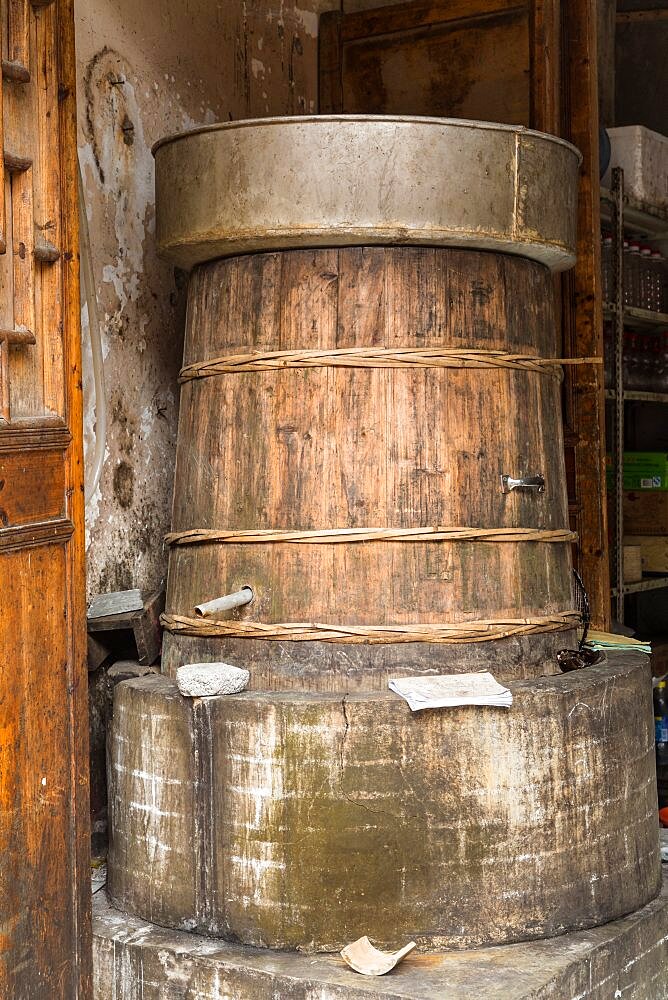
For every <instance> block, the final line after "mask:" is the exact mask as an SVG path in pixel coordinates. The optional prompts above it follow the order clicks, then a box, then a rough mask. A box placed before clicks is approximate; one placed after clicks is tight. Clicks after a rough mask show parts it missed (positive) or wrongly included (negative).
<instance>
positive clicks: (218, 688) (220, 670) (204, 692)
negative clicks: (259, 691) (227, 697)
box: [176, 663, 250, 698]
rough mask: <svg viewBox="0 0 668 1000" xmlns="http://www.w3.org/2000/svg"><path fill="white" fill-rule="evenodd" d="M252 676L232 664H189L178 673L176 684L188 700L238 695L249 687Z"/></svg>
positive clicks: (179, 669)
mask: <svg viewBox="0 0 668 1000" xmlns="http://www.w3.org/2000/svg"><path fill="white" fill-rule="evenodd" d="M249 680H250V674H249V673H248V671H247V670H244V669H243V668H242V667H233V666H232V664H231V663H187V664H186V665H185V666H183V667H179V668H178V669H177V671H176V684H177V686H178V689H179V691H180V692H181V694H182V695H185V696H186V697H187V698H211V697H212V696H214V695H218V694H238V693H239V692H240V691H243V690H244V688H245V687H247V686H248V681H249Z"/></svg>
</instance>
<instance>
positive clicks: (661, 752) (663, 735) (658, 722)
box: [654, 680, 668, 765]
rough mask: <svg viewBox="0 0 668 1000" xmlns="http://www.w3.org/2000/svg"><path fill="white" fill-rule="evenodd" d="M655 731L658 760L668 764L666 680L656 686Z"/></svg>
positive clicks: (658, 762)
mask: <svg viewBox="0 0 668 1000" xmlns="http://www.w3.org/2000/svg"><path fill="white" fill-rule="evenodd" d="M654 731H655V734H656V762H657V764H661V765H664V764H668V689H667V686H666V682H665V680H662V681H659V682H658V683H657V685H656V687H655V688H654Z"/></svg>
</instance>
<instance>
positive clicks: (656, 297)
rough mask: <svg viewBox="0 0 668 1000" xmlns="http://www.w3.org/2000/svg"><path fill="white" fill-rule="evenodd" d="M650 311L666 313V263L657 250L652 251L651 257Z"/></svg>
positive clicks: (667, 302)
mask: <svg viewBox="0 0 668 1000" xmlns="http://www.w3.org/2000/svg"><path fill="white" fill-rule="evenodd" d="M651 275H652V277H651V288H652V293H651V302H652V305H651V307H650V308H651V309H652V310H653V311H654V312H666V310H667V309H668V301H667V298H668V296H667V295H666V291H667V289H666V261H665V259H664V257H663V254H662V253H661V252H660V251H659V250H653V251H652V257H651Z"/></svg>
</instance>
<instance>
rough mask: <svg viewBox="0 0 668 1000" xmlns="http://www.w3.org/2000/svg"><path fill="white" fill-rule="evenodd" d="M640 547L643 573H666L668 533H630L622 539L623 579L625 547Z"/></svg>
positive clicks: (667, 569)
mask: <svg viewBox="0 0 668 1000" xmlns="http://www.w3.org/2000/svg"><path fill="white" fill-rule="evenodd" d="M627 544H628V545H629V547H630V548H635V547H636V546H637V547H639V548H640V557H641V560H642V571H643V573H666V574H668V535H631V536H630V537H629V538H625V539H624V567H625V568H624V580H625V582H631V581H626V547H627Z"/></svg>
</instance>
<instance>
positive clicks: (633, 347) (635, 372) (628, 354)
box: [622, 330, 642, 389]
mask: <svg viewBox="0 0 668 1000" xmlns="http://www.w3.org/2000/svg"><path fill="white" fill-rule="evenodd" d="M623 337H624V340H623V343H624V351H623V365H622V373H623V381H624V388H625V389H639V388H640V386H641V383H642V377H641V366H640V353H639V350H638V334H637V333H633V332H632V331H631V330H624V335H623Z"/></svg>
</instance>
